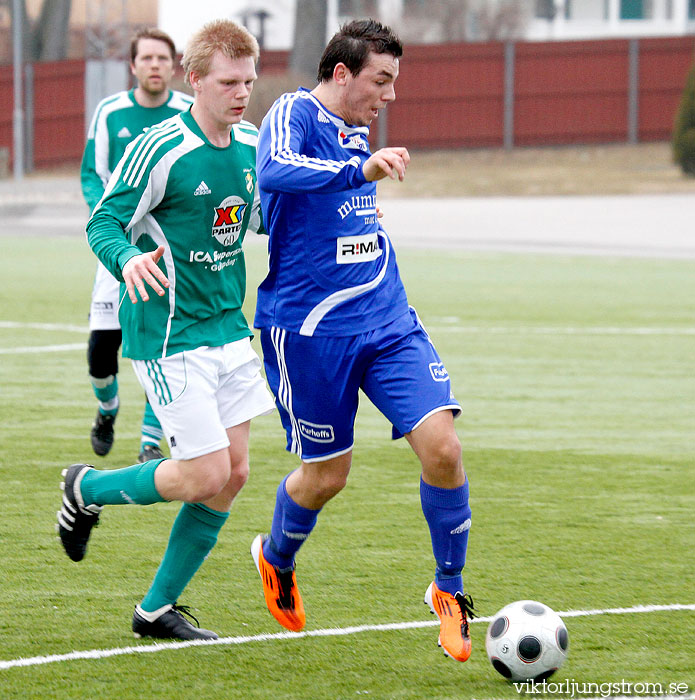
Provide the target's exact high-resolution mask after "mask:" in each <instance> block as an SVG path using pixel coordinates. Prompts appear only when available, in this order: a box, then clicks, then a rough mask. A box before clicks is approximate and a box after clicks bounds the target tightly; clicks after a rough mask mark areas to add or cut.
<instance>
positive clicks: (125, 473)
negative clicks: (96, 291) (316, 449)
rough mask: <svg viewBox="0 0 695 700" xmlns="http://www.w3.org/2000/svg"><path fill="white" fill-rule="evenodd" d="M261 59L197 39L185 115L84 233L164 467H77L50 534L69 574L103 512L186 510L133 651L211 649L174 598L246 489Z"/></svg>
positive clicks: (239, 34)
mask: <svg viewBox="0 0 695 700" xmlns="http://www.w3.org/2000/svg"><path fill="white" fill-rule="evenodd" d="M257 59H258V44H257V43H256V40H255V39H254V37H253V36H252V35H251V34H249V32H247V31H246V30H245V29H243V28H242V27H239V26H238V25H236V24H235V23H233V22H230V21H225V20H218V21H215V22H211V23H209V24H206V25H205V26H204V27H203V28H202V29H201V30H200V31H199V32H198V33H197V34H196V35H195V36H194V37H193V38H192V39H191V41H190V42H189V44H188V46H187V47H186V50H185V52H184V56H183V61H182V63H183V66H184V69H185V70H186V79H187V81H188V82H189V84H190V85H191V87H192V88H193V92H194V95H195V98H194V101H193V105H192V107H191V108H190V110H189V111H187V112H183V113H182V114H180V115H178V116H175V117H172V118H171V119H168V120H166V121H164V122H162V123H161V124H158V125H157V126H154V127H152V128H151V129H149V130H148V131H147V132H146V133H144V134H142V135H141V136H140V137H138V138H137V139H136V140H135V141H133V143H132V144H131V145H130V146H129V147H128V149H127V150H126V153H125V155H124V156H123V158H122V160H121V161H120V163H119V164H118V166H117V167H116V170H115V171H114V174H113V177H112V178H111V180H110V181H109V184H108V186H107V188H106V191H105V193H104V196H103V198H102V199H101V201H100V203H99V204H98V206H97V207H96V209H95V210H94V212H93V214H92V217H91V219H90V220H89V223H88V224H87V237H88V241H89V244H90V246H91V247H92V249H93V250H94V252H95V253H96V255H97V257H98V258H99V259H100V260H101V262H102V263H103V264H104V266H105V267H106V269H107V270H109V272H111V274H113V275H114V276H115V277H116V278H118V279H119V280H121V281H122V282H123V283H124V285H125V288H126V292H127V298H126V299H125V300H124V302H123V304H122V306H121V311H120V320H121V325H122V327H123V354H124V355H125V356H127V357H130V358H132V360H133V366H134V368H135V372H136V374H137V376H138V379H139V380H140V383H141V384H142V386H143V388H144V389H145V391H146V393H147V396H148V398H149V400H150V403H151V404H152V407H153V408H154V411H155V413H156V414H157V417H158V418H159V420H160V422H161V424H162V429H163V431H164V435H165V437H166V439H167V442H168V443H169V447H170V450H171V459H154V460H150V461H147V462H145V463H143V464H135V465H132V466H128V467H124V468H122V469H116V470H112V471H100V470H96V469H94V468H93V467H92V466H90V465H87V464H73V465H72V466H71V467H69V468H68V469H66V470H64V472H63V475H64V483H63V488H64V495H63V504H62V508H61V511H60V513H59V515H58V531H59V533H60V539H61V541H62V544H63V547H64V549H65V551H66V553H67V554H68V556H69V557H70V558H71V559H73V560H75V561H79V560H81V559H82V558H83V557H84V555H85V553H86V548H87V542H88V539H89V536H90V534H91V531H92V528H93V527H94V525H95V524H96V523H97V520H98V519H99V514H100V512H101V510H102V508H103V507H104V506H107V505H109V506H110V505H119V504H122V505H125V504H138V505H147V504H150V503H157V502H161V501H183V505H182V507H181V510H180V511H179V514H178V516H177V518H176V521H175V522H174V525H173V527H172V530H171V535H170V537H169V543H168V545H167V548H166V551H165V553H164V558H163V559H162V562H161V564H160V566H159V568H158V570H157V572H156V574H155V576H154V580H153V581H152V584H151V586H150V589H149V590H148V591H147V593H146V594H145V596H144V598H143V599H142V601H141V602H140V604H139V605H137V606H136V607H135V612H134V613H133V620H132V629H133V632H134V633H135V636H136V637H145V636H149V637H159V638H178V639H214V638H216V637H217V634H216V633H215V632H212V631H210V630H205V629H200V628H199V627H196V626H194V625H192V624H191V623H190V622H189V621H188V620H187V619H186V617H184V616H183V615H182V613H183V612H185V611H186V608H185V607H184V606H180V605H178V598H179V596H180V595H181V593H182V592H183V590H184V589H185V587H186V585H187V584H188V582H189V581H190V580H191V578H192V577H193V576H194V575H195V573H196V572H197V571H198V568H199V567H200V566H201V564H202V563H203V561H204V559H205V558H206V557H207V556H208V554H209V553H210V551H211V550H212V548H213V547H214V545H215V543H216V541H217V536H218V533H219V531H220V529H221V528H222V526H223V525H224V523H225V521H226V520H227V518H228V516H229V511H230V508H231V505H232V503H233V501H234V498H235V497H236V495H237V494H238V493H239V491H240V490H241V488H242V487H243V486H244V484H245V482H246V479H247V477H248V473H249V455H248V441H249V431H250V421H251V419H252V418H254V417H255V416H259V415H263V414H265V413H269V412H270V411H272V410H273V401H272V397H271V396H270V394H269V392H268V389H267V388H266V385H265V381H264V380H263V378H262V376H261V373H260V369H261V363H260V360H259V358H258V356H257V355H256V353H255V352H254V351H253V349H252V348H251V343H250V336H251V331H250V330H249V327H248V324H247V322H246V319H245V318H244V315H243V313H242V311H241V306H242V303H243V301H244V294H245V288H246V273H245V267H244V253H243V248H242V244H243V241H244V237H245V236H246V235H247V233H249V232H263V226H262V221H261V216H260V207H259V200H258V193H257V187H256V142H257V138H258V133H257V130H256V128H255V127H254V126H253V125H252V124H250V123H248V122H246V121H244V119H243V116H244V111H245V109H246V107H247V106H248V102H249V98H250V96H251V92H252V90H253V85H254V82H255V80H256V61H257ZM104 534H106V533H104ZM95 556H100V552H99V551H98V550H97V551H96V552H95Z"/></svg>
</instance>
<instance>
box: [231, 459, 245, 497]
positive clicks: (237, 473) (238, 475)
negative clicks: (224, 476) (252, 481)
mask: <svg viewBox="0 0 695 700" xmlns="http://www.w3.org/2000/svg"><path fill="white" fill-rule="evenodd" d="M248 480H249V463H248V461H244V462H239V463H238V464H233V465H232V469H231V474H230V477H229V481H230V482H231V483H232V484H233V486H234V487H235V489H236V491H239V490H240V489H241V488H242V487H243V486H244V484H246V482H247V481H248Z"/></svg>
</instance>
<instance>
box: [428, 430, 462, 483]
mask: <svg viewBox="0 0 695 700" xmlns="http://www.w3.org/2000/svg"><path fill="white" fill-rule="evenodd" d="M422 463H423V468H425V469H426V470H428V471H436V472H439V473H442V474H450V473H454V472H457V471H458V470H459V469H460V468H462V460H461V441H460V440H459V439H458V436H457V435H456V433H451V434H450V435H448V436H447V437H446V438H444V439H440V440H437V441H435V442H432V443H430V444H429V445H428V447H427V450H426V452H425V454H424V455H423V459H422Z"/></svg>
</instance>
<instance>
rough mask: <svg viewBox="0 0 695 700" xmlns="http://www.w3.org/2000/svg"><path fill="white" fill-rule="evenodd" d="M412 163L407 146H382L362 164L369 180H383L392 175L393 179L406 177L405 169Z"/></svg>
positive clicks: (365, 175)
mask: <svg viewBox="0 0 695 700" xmlns="http://www.w3.org/2000/svg"><path fill="white" fill-rule="evenodd" d="M408 163H410V154H409V153H408V149H407V148H403V147H401V146H395V147H392V148H382V149H380V150H378V151H377V152H376V153H373V154H372V155H371V156H370V157H369V158H368V159H367V160H366V161H365V162H364V165H363V166H362V172H363V173H364V177H365V179H366V180H367V182H374V181H375V180H382V179H383V178H385V177H390V178H391V179H392V180H395V179H396V178H398V179H399V180H401V181H402V180H403V179H404V178H405V169H406V168H407V167H408Z"/></svg>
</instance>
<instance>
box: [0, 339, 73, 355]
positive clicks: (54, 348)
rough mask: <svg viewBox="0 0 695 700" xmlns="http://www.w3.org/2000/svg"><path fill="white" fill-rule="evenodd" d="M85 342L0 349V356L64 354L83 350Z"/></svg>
mask: <svg viewBox="0 0 695 700" xmlns="http://www.w3.org/2000/svg"><path fill="white" fill-rule="evenodd" d="M86 348H87V341H85V342H84V343H69V344H66V345H25V346H23V347H22V346H20V347H17V348H0V355H24V354H26V353H29V352H38V353H41V354H44V353H46V352H66V351H68V350H85V349H86Z"/></svg>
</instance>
